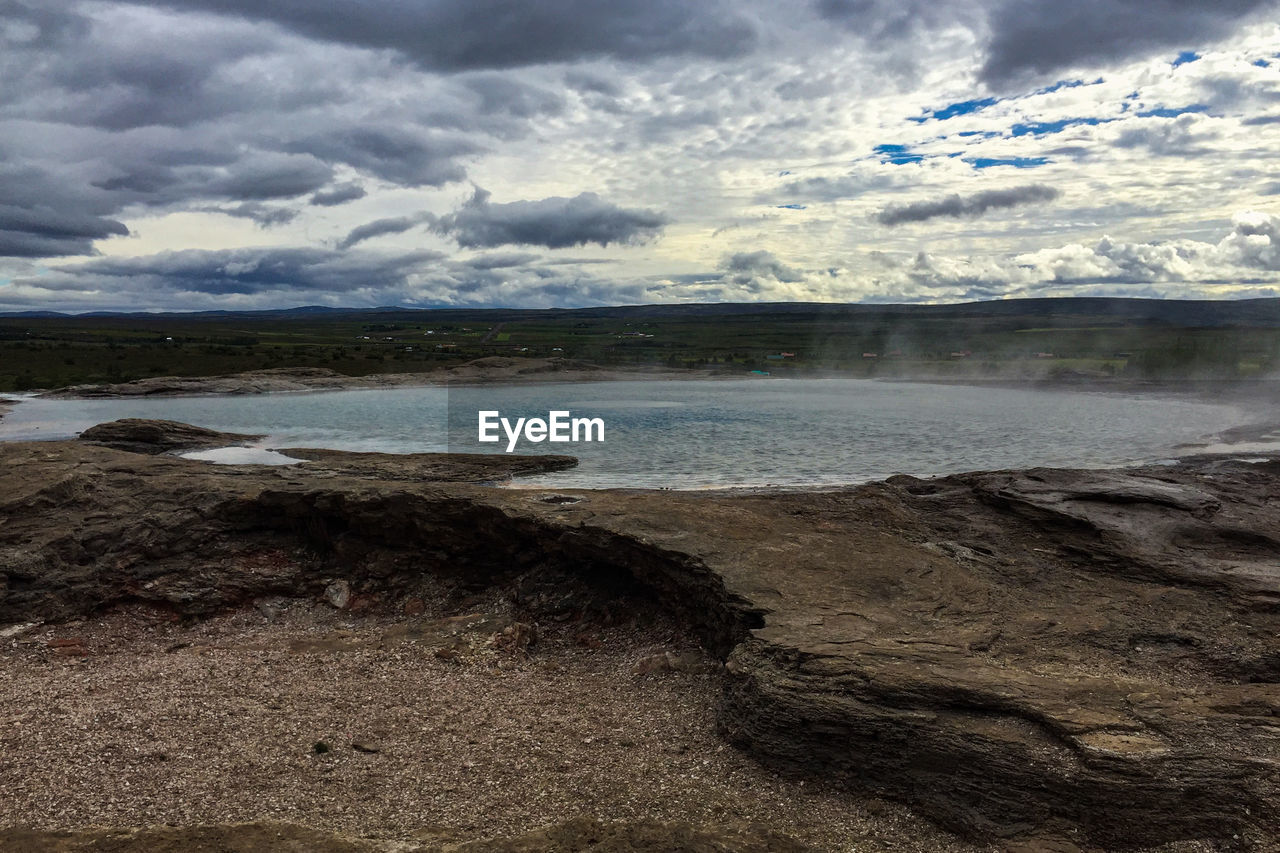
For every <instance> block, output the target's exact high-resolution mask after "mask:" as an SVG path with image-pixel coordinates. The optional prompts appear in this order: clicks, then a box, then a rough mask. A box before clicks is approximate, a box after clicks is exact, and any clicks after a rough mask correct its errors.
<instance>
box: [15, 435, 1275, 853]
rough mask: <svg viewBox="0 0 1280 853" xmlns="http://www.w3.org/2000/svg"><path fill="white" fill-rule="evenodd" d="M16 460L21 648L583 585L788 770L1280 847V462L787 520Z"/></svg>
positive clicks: (932, 806) (895, 499)
mask: <svg viewBox="0 0 1280 853" xmlns="http://www.w3.org/2000/svg"><path fill="white" fill-rule="evenodd" d="M0 463H3V464H2V465H0V519H3V522H2V523H0V573H2V579H0V622H25V621H31V620H35V619H63V618H67V617H70V616H74V615H78V614H84V613H88V612H92V611H94V610H97V609H101V608H104V607H108V606H110V605H112V604H115V603H120V602H125V601H142V602H148V603H151V604H154V605H157V606H161V607H166V608H171V609H173V610H176V611H178V612H180V613H184V614H206V613H210V612H213V611H215V610H218V609H220V608H225V607H229V606H233V605H236V604H239V603H242V602H246V601H249V600H252V599H254V598H257V597H259V596H265V595H278V594H286V595H310V596H316V597H319V596H322V595H323V594H324V592H325V590H326V588H328V586H329V585H330V584H332V583H333V582H334V581H336V580H342V581H345V582H347V583H348V584H349V585H350V587H351V590H352V594H353V595H373V594H376V593H377V592H378V591H379V590H394V589H396V588H398V587H403V586H405V585H408V584H410V583H412V581H413V579H414V578H415V577H421V576H422V574H423V573H429V574H433V575H438V576H445V577H449V578H452V579H454V580H455V581H456V582H457V583H458V584H460V585H461V586H462V587H471V588H476V589H479V588H483V587H485V586H488V585H492V584H494V583H495V582H497V581H499V580H502V579H509V578H511V577H513V576H516V575H530V574H532V575H536V574H537V573H539V572H546V573H548V574H549V575H554V574H557V573H558V574H563V573H566V572H567V573H572V574H574V575H575V576H578V577H581V578H583V579H585V580H587V581H589V582H591V583H595V584H603V585H611V586H613V587H618V586H627V587H628V588H630V589H633V591H634V594H635V595H642V596H647V597H649V598H656V599H657V600H659V601H660V602H662V603H663V604H664V605H665V606H667V607H668V608H670V609H671V611H672V612H674V613H676V614H677V615H679V616H680V617H682V618H683V619H685V620H687V621H688V623H689V624H691V625H693V626H694V627H695V628H696V629H697V630H699V631H700V632H701V635H702V637H703V639H704V642H705V643H706V644H707V646H708V648H710V649H712V650H713V651H715V652H717V653H719V654H721V655H724V656H726V657H727V661H728V666H729V669H730V670H731V672H732V675H731V677H730V678H729V680H728V686H727V688H726V692H725V695H724V698H723V702H722V707H721V709H720V726H721V729H722V732H723V734H724V736H725V737H726V738H728V739H729V740H730V741H731V742H733V743H735V744H737V745H740V746H741V747H743V748H744V749H747V750H750V751H751V752H753V753H754V754H756V755H757V756H759V757H760V758H762V759H763V760H766V761H768V762H771V763H774V764H777V765H779V766H782V767H785V768H788V769H791V770H794V771H797V772H802V773H815V774H823V775H824V776H832V775H834V776H839V777H842V778H846V779H847V780H848V781H849V782H850V784H854V785H858V786H861V787H864V788H867V789H871V790H874V791H876V792H878V793H881V794H885V795H889V796H893V797H896V798H900V799H902V800H904V801H906V802H909V803H910V804H912V805H913V806H914V807H915V808H916V809H917V810H918V811H920V812H921V813H924V814H927V815H929V816H931V817H933V818H934V819H936V820H937V821H939V822H941V823H942V824H944V825H946V826H948V827H951V828H954V829H957V830H959V831H961V832H964V833H967V834H969V835H971V836H975V837H979V838H988V839H990V838H1023V839H1025V838H1031V839H1037V840H1036V841H1035V842H1034V843H1035V844H1039V845H1040V847H1039V848H1038V849H1047V848H1045V847H1044V845H1046V844H1049V843H1055V844H1057V843H1061V844H1075V845H1080V846H1087V845H1103V846H1106V847H1113V848H1114V847H1124V846H1137V845H1147V844H1159V843H1163V842H1166V841H1172V840H1176V839H1193V838H1214V839H1220V840H1222V841H1223V842H1224V843H1226V844H1230V845H1238V846H1241V847H1248V848H1253V849H1258V850H1267V849H1276V845H1277V844H1280V834H1278V833H1277V826H1280V722H1278V720H1280V683H1278V682H1280V639H1278V637H1280V634H1278V630H1280V463H1278V462H1277V461H1275V460H1272V461H1268V462H1254V463H1249V462H1239V461H1229V460H1228V461H1212V460H1201V461H1197V462H1194V463H1189V464H1184V465H1179V466H1162V467H1153V468H1146V469H1126V470H1122V471H1071V470H1031V471H1021V472H992V473H978V474H968V475H961V476H954V477H946V478H938V479H933V480H916V479H912V478H907V477H898V478H894V479H892V480H890V481H887V482H885V483H879V484H872V485H868V486H864V487H860V488H855V489H849V490H844V491H828V492H819V493H777V494H711V493H687V492H642V491H600V492H590V491H572V492H565V493H561V494H553V493H548V492H543V491H536V490H504V489H492V488H485V487H481V486H475V485H468V484H461V483H440V482H423V477H422V472H421V471H418V470H415V468H414V465H413V464H410V463H407V462H405V461H404V460H401V459H397V458H395V457H388V458H386V459H385V461H379V460H377V459H372V458H365V459H363V460H362V461H361V462H360V466H359V467H360V468H361V470H360V472H359V476H352V475H348V474H343V473H341V472H335V471H334V470H332V469H331V470H329V471H328V472H326V473H325V475H324V476H317V474H316V473H315V472H311V471H308V470H307V468H306V466H293V467H289V468H270V469H266V468H257V467H253V466H209V465H204V464H202V463H198V462H193V461H189V460H183V459H178V458H174V457H164V456H158V457H144V456H138V455H135V454H127V453H121V452H118V451H114V450H110V449H106V448H101V447H93V446H87V445H85V444H83V443H76V442H57V443H55V442H49V443H26V444H10V445H5V446H3V447H0ZM373 469H380V470H381V472H382V473H381V474H373V475H371V473H370V472H371V471H372V470H373ZM351 470H355V469H351ZM572 498H578V500H572ZM268 557H270V558H269V559H268ZM1064 839H1065V841H1064ZM620 849H626V848H620ZM1029 849H1035V848H1029ZM1055 849H1071V847H1070V846H1064V847H1060V848H1055Z"/></svg>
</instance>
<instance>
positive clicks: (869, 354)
mask: <svg viewBox="0 0 1280 853" xmlns="http://www.w3.org/2000/svg"><path fill="white" fill-rule="evenodd" d="M862 357H863V358H879V357H880V356H878V355H876V354H875V353H873V352H864V353H863V354H862Z"/></svg>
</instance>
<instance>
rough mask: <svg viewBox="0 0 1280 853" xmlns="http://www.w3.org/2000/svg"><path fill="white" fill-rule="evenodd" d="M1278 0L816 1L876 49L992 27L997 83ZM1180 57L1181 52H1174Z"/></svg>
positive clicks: (1170, 38) (1133, 50)
mask: <svg viewBox="0 0 1280 853" xmlns="http://www.w3.org/2000/svg"><path fill="white" fill-rule="evenodd" d="M1274 5H1275V2H1274V0H1220V2H1213V3H1209V2H1205V0H1075V2H1070V3H1066V2H1062V0H958V2H950V3H936V2H928V0H898V2H894V0H815V2H814V8H815V9H816V11H817V13H818V14H819V15H820V16H822V17H823V18H824V19H826V20H828V21H831V22H832V23H835V24H837V25H839V26H842V27H843V28H844V29H846V30H847V31H849V32H850V33H853V34H855V35H856V36H858V37H860V38H861V39H862V40H863V41H864V43H865V44H867V45H868V46H869V47H872V48H884V47H889V48H894V46H895V45H901V43H902V42H904V41H907V40H911V39H919V38H920V37H921V36H923V35H927V34H928V33H929V32H930V31H936V30H940V29H942V28H944V27H946V26H950V25H954V24H959V25H961V26H964V27H967V28H968V29H970V30H972V31H973V32H975V33H980V34H981V33H986V34H988V38H987V42H986V45H985V47H984V54H985V55H984V57H983V64H982V68H981V71H980V74H979V76H980V78H981V80H982V82H984V83H986V84H987V85H988V86H990V87H992V88H995V89H1004V88H1007V87H1008V86H1009V85H1010V84H1017V83H1024V82H1026V81H1027V79H1029V78H1035V77H1043V76H1045V75H1048V74H1052V73H1054V72H1057V71H1062V70H1066V69H1069V68H1072V67H1074V66H1080V65H1096V64H1099V63H1105V62H1109V61H1115V60H1126V59H1130V58H1134V57H1140V56H1148V55H1150V54H1152V53H1153V52H1156V51H1160V50H1169V51H1173V52H1177V51H1180V50H1185V49H1186V48H1187V47H1200V46H1204V45H1208V44H1211V43H1212V42H1214V41H1217V40H1218V39H1221V38H1223V37H1225V36H1227V35H1230V34H1231V32H1232V31H1233V30H1235V29H1236V28H1237V27H1238V26H1239V25H1240V24H1241V23H1242V21H1243V19H1244V18H1246V17H1247V16H1249V15H1251V14H1252V13H1255V12H1259V11H1261V10H1263V9H1266V8H1268V7H1270V6H1274ZM1170 61H1171V62H1172V61H1174V56H1173V55H1171V56H1170Z"/></svg>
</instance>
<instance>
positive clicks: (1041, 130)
mask: <svg viewBox="0 0 1280 853" xmlns="http://www.w3.org/2000/svg"><path fill="white" fill-rule="evenodd" d="M1107 121H1111V119H1101V118H1062V119H1058V120H1057V121H1039V122H1032V123H1030V124H1015V125H1014V126H1013V127H1012V128H1010V129H1009V132H1010V134H1012V135H1013V136H1028V135H1030V136H1043V135H1044V134H1048V133H1061V132H1062V131H1063V130H1066V129H1067V128H1068V127H1071V126H1072V125H1074V124H1088V125H1095V124H1102V123H1104V122H1107Z"/></svg>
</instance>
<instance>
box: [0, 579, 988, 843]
mask: <svg viewBox="0 0 1280 853" xmlns="http://www.w3.org/2000/svg"><path fill="white" fill-rule="evenodd" d="M266 611H267V613H268V614H269V615H268V616H264V615H262V613H261V612H259V611H257V610H246V611H243V612H241V613H237V614H233V615H229V616H224V617H219V618H216V619H213V620H209V621H206V622H202V623H199V624H197V625H195V626H189V627H183V626H181V625H177V624H173V623H170V622H166V621H164V620H163V619H162V618H160V617H158V616H156V615H154V614H150V613H147V612H145V611H131V612H122V613H117V614H113V615H110V616H107V617H105V618H102V619H98V620H94V621H92V622H84V623H79V624H71V625H62V626H58V627H57V628H56V629H55V628H41V627H39V626H37V627H33V628H31V629H28V630H27V631H25V632H23V633H21V634H19V635H18V636H16V637H10V638H6V639H4V640H3V641H0V643H2V645H0V650H2V652H0V684H3V687H2V688H0V754H3V755H4V756H6V757H7V758H6V760H4V761H3V763H0V790H3V791H4V792H5V796H4V797H0V825H28V826H33V827H37V828H63V829H65V828H78V827H84V826H90V825H114V826H136V825H150V824H161V823H173V824H179V825H188V824H197V823H227V822H239V821H251V820H259V819H271V820H281V821H288V822H293V823H298V824H303V825H306V826H312V827H318V828H324V829H332V830H338V831H342V832H347V833H352V834H360V835H368V836H375V837H380V838H400V839H412V838H423V837H430V836H433V835H439V836H440V837H448V838H457V839H466V838H482V837H495V836H505V835H511V834H515V833H518V832H523V831H526V830H529V829H533V828H537V827H540V826H544V825H546V824H548V823H552V822H556V821H560V820H563V819H568V818H571V817H575V816H580V815H585V816H590V817H596V818H600V819H605V820H617V819H628V818H641V817H645V818H654V819H658V820H684V821H689V822H692V823H695V824H698V823H700V824H720V825H726V824H727V825H736V824H742V823H757V824H762V825H766V826H769V827H771V828H773V829H776V830H778V831H782V832H785V833H788V834H791V835H794V836H796V837H797V838H799V839H801V840H804V841H807V842H808V843H811V844H813V845H815V846H816V847H818V848H819V849H822V850H832V851H835V850H858V851H862V850H894V851H973V850H979V849H984V848H979V847H973V846H971V845H966V844H964V843H961V842H958V841H956V840H954V839H952V838H951V837H950V836H947V835H945V834H943V833H941V832H940V831H938V830H936V829H934V828H932V827H931V826H930V825H929V824H927V823H925V822H924V821H923V820H921V819H919V818H917V817H915V816H913V815H912V814H911V813H910V812H908V811H906V810H905V809H903V808H902V807H900V806H897V805H893V804H889V803H885V802H882V801H878V800H868V799H865V798H856V797H854V796H852V795H850V794H847V793H841V792H839V791H837V790H834V789H828V788H825V787H824V786H821V785H815V784H814V783H813V782H809V783H807V784H806V783H805V782H803V781H791V780H788V779H784V778H782V777H780V776H777V775H775V774H773V773H771V772H769V771H768V770H766V769H764V768H762V767H761V766H760V765H758V764H757V763H755V762H754V761H752V760H751V759H750V758H749V757H747V756H746V755H744V754H742V753H740V752H738V751H737V750H735V749H733V748H731V747H729V746H727V745H725V744H724V743H722V742H721V741H720V740H719V739H718V738H717V737H716V735H715V732H714V725H713V719H714V704H715V700H716V697H717V695H718V693H719V689H720V688H719V674H718V666H717V665H716V664H715V662H713V661H711V660H709V659H707V658H706V657H705V656H702V654H701V653H700V652H699V651H697V650H696V647H692V646H691V645H689V644H688V643H687V642H685V641H684V640H682V638H680V637H679V636H678V635H674V634H660V633H659V634H657V635H655V632H653V631H646V632H640V631H638V630H636V629H592V631H591V632H590V633H589V634H586V635H584V634H581V633H578V634H574V633H572V632H569V631H564V632H562V633H561V635H554V634H553V635H551V636H544V637H542V638H541V639H540V640H539V641H538V642H537V643H536V644H535V645H533V646H532V647H531V648H530V649H529V651H528V652H524V651H522V650H521V649H520V648H519V646H520V645H521V642H519V640H520V638H519V637H518V636H517V635H516V634H511V633H510V632H509V635H510V636H509V635H503V634H500V633H499V634H498V637H499V641H498V643H497V644H493V643H492V642H491V639H490V638H491V637H492V636H493V634H492V633H489V631H490V629H493V628H496V627H498V626H500V625H502V624H503V620H502V619H501V618H499V619H497V620H496V621H495V620H494V619H488V620H485V619H484V618H482V617H476V618H474V619H471V620H456V619H455V620H449V621H448V622H447V623H441V622H440V620H438V619H430V618H426V617H421V618H420V619H419V620H418V621H417V625H418V626H419V627H418V629H416V630H411V631H409V632H408V633H406V631H405V628H404V625H405V623H406V621H408V622H410V623H411V624H412V623H413V620H405V619H404V618H403V617H398V618H394V619H393V618H389V617H377V616H361V617H353V616H351V615H349V614H339V613H337V612H335V611H332V610H330V609H328V608H326V607H319V606H314V605H310V604H305V603H294V604H291V605H283V604H281V605H276V606H274V607H272V608H267V609H266ZM442 624H443V625H444V626H446V627H443V628H442V627H441V626H442ZM468 626H471V627H468ZM454 631H456V632H457V633H451V632H454ZM512 637H515V640H514V641H511V642H508V640H511V638H512ZM504 645H506V646H507V648H503V646H504ZM667 651H673V652H674V653H675V657H674V658H670V659H669V658H667V657H665V656H663V653H664V652H667ZM646 659H647V660H648V661H649V664H648V666H649V667H650V668H655V669H657V670H658V671H657V672H653V673H650V674H645V675H637V674H636V673H635V670H636V668H637V663H638V662H640V661H645V660H646ZM668 660H674V661H675V664H676V669H674V670H671V669H669V668H668V666H667V664H665V663H663V662H664V661H668ZM655 661H656V662H657V663H656V665H655V664H654V662H655ZM641 668H642V669H643V668H646V667H645V666H641ZM326 749H327V751H318V750H326Z"/></svg>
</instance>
